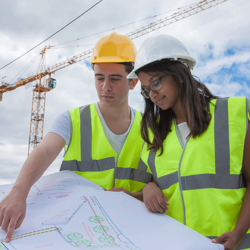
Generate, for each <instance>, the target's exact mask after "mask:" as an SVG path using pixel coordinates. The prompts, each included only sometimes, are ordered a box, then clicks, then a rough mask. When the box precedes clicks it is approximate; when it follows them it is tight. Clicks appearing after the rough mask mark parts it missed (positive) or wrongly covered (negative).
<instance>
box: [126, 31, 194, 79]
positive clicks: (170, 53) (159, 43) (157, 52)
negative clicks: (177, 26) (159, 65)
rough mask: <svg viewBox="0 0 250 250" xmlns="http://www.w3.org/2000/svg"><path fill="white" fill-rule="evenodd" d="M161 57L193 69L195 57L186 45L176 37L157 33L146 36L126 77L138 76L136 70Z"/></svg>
mask: <svg viewBox="0 0 250 250" xmlns="http://www.w3.org/2000/svg"><path fill="white" fill-rule="evenodd" d="M163 59H170V60H176V61H180V62H182V63H184V64H185V65H186V66H188V67H189V68H190V69H193V67H194V65H195V63H196V61H195V59H194V58H192V57H191V56H189V53H188V50H187V48H186V46H185V45H184V44H183V43H181V42H180V41H179V40H178V39H176V38H175V37H172V36H169V35H159V36H155V37H150V38H148V39H147V40H146V41H144V43H143V44H142V45H141V47H140V49H139V51H138V53H137V56H136V59H135V67H134V70H133V71H132V72H131V73H130V74H128V76H127V78H128V79H133V78H138V76H137V75H136V74H135V71H136V70H138V69H140V68H142V67H143V66H146V65H148V64H150V63H153V62H157V61H160V60H163Z"/></svg>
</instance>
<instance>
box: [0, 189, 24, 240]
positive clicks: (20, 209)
mask: <svg viewBox="0 0 250 250" xmlns="http://www.w3.org/2000/svg"><path fill="white" fill-rule="evenodd" d="M15 191H16V192H15ZM25 212H26V198H25V197H22V196H21V195H20V193H19V192H18V191H17V190H15V189H13V190H11V192H10V193H9V194H8V195H7V196H6V197H5V198H4V199H3V200H2V201H1V202H0V227H1V228H2V229H3V230H4V231H6V232H7V235H6V237H5V242H9V241H10V240H11V238H12V235H13V233H14V230H15V229H17V228H19V227H20V226H21V224H22V222H23V219H24V217H25Z"/></svg>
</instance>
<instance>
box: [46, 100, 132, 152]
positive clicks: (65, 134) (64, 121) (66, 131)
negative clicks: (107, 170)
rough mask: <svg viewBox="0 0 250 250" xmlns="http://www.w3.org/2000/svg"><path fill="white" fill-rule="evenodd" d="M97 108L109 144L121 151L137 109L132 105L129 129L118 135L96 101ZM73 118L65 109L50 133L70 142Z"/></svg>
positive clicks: (66, 142) (67, 142)
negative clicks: (105, 118)
mask: <svg viewBox="0 0 250 250" xmlns="http://www.w3.org/2000/svg"><path fill="white" fill-rule="evenodd" d="M95 108H96V110H97V113H98V115H99V117H100V120H101V123H102V126H103V130H104V133H105V135H106V137H107V139H108V142H109V144H110V145H111V147H112V148H113V149H114V150H115V151H116V153H118V154H119V153H120V152H121V149H122V147H123V144H124V142H125V140H126V138H127V135H128V133H129V131H130V129H131V126H132V124H133V122H134V118H135V110H134V109H133V108H131V107H130V110H131V122H130V125H129V128H128V130H127V131H126V132H125V133H124V134H122V135H116V134H114V133H113V132H112V131H111V130H110V129H109V128H108V126H107V124H106V122H105V120H104V118H103V116H102V113H101V111H100V109H99V106H98V104H97V103H95ZM71 129H72V128H71V118H70V113H69V111H65V112H63V113H61V114H60V115H59V116H58V117H57V118H56V119H55V121H54V123H53V124H52V126H51V128H50V130H49V133H55V134H58V135H60V136H61V137H62V138H63V139H64V140H65V144H67V145H68V144H69V140H70V138H71Z"/></svg>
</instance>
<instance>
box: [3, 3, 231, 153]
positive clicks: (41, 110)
mask: <svg viewBox="0 0 250 250" xmlns="http://www.w3.org/2000/svg"><path fill="white" fill-rule="evenodd" d="M226 1H228V0H203V1H201V2H199V3H198V4H192V5H190V6H188V7H185V8H180V9H178V12H175V13H174V14H172V15H170V16H167V17H165V18H162V19H159V20H158V21H156V22H152V23H150V24H149V25H146V26H143V27H141V28H140V29H137V30H135V31H132V32H130V33H128V34H126V35H127V36H128V37H129V38H130V39H136V38H138V37H141V36H143V35H146V34H148V33H151V32H153V31H155V30H157V29H160V28H163V27H166V26H167V25H170V24H172V23H175V22H177V21H180V20H182V19H184V18H187V17H189V16H192V15H195V14H197V13H199V12H201V11H204V10H206V9H209V8H211V7H214V6H216V5H218V4H221V3H224V2H226ZM51 47H53V46H45V48H44V49H43V50H42V52H41V53H40V54H41V56H42V58H41V61H40V64H39V68H38V71H37V74H36V75H33V76H29V77H27V78H25V79H21V80H19V81H17V82H15V83H13V84H8V83H6V82H4V81H3V78H4V77H3V78H2V84H1V85H0V101H2V96H3V93H5V92H7V91H12V90H14V89H16V88H18V87H21V86H24V85H27V84H28V83H31V82H34V81H36V85H35V88H34V89H33V98H32V108H31V119H30V132H29V147H28V155H29V154H30V153H31V152H32V150H33V149H34V148H35V147H36V146H37V145H38V144H39V142H40V141H41V140H42V138H43V125H44V115H45V101H46V93H47V92H48V91H50V90H52V89H54V88H55V85H56V80H55V79H53V78H51V74H54V73H55V72H56V71H58V70H61V69H63V68H66V67H68V66H70V65H72V64H75V63H78V62H80V61H83V60H85V59H88V58H89V57H91V55H92V52H93V49H90V50H87V51H85V52H83V53H81V54H78V55H76V56H73V57H71V58H70V59H67V60H65V61H62V62H60V63H57V64H55V65H53V66H50V67H48V68H45V67H44V59H45V52H46V50H47V49H50V48H51ZM45 77H47V78H48V79H47V80H45Z"/></svg>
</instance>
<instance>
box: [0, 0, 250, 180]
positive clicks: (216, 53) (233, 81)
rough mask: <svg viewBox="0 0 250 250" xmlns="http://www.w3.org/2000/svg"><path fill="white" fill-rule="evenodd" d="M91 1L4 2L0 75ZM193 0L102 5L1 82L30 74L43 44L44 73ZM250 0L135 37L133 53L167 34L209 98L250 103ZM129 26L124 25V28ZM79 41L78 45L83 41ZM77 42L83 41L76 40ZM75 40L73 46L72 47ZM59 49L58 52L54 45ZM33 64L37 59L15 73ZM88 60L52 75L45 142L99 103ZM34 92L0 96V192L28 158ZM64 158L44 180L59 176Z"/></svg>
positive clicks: (134, 102) (134, 95)
mask: <svg viewBox="0 0 250 250" xmlns="http://www.w3.org/2000/svg"><path fill="white" fill-rule="evenodd" d="M97 2H98V0H97V1H94V0H91V1H90V0H86V1H79V0H71V1H69V0H53V1H49V0H43V1H38V0H33V1H28V0H22V1H18V0H11V1H7V0H3V1H1V3H0V68H1V67H3V66H4V65H6V64H7V63H9V62H11V61H12V60H14V59H16V58H17V57H19V56H20V55H22V54H23V53H25V52H26V51H28V50H30V49H31V48H33V47H34V46H36V45H37V44H39V43H40V42H42V41H43V40H45V39H46V38H47V37H49V36H51V35H52V34H53V33H55V32H56V31H58V30H59V29H61V28H62V27H63V26H65V25H66V24H68V23H69V22H70V21H72V20H73V19H75V18H76V17H77V16H79V15H80V14H82V13H83V12H84V11H86V10H87V9H89V8H90V7H91V6H92V5H94V4H95V3H97ZM194 3H197V2H196V1H194V0H185V1H184V0H176V1H171V0H154V1H152V0H136V1H135V0H126V1H117V0H103V1H102V2H100V3H99V4H98V5H97V6H96V7H94V8H93V9H91V10H90V11H89V12H87V13H86V14H84V15H83V16H82V17H80V18H79V19H78V20H76V21H75V22H73V23H72V24H71V25H69V26H68V27H66V28H65V29H63V30H62V31H61V32H60V33H58V34H56V35H55V36H53V37H52V38H51V39H49V40H48V41H46V42H45V43H43V44H41V45H40V46H39V47H37V48H36V49H34V50H32V51H31V52H30V53H28V54H27V55H25V56H23V57H22V58H20V59H19V60H17V61H16V62H14V63H12V64H11V65H9V66H7V67H5V68H4V69H2V70H0V81H1V79H2V78H3V77H5V78H4V79H3V80H4V81H5V82H8V83H13V82H15V81H16V80H17V79H18V78H19V77H21V78H24V77H27V76H28V75H33V74H35V73H36V70H37V68H38V64H39V60H40V57H39V53H40V52H41V50H42V49H43V48H44V46H45V45H51V46H56V47H54V49H49V50H47V51H46V66H52V65H54V64H56V63H59V62H61V61H64V60H66V59H67V58H70V57H72V56H75V55H78V54H80V53H82V52H84V51H86V50H89V49H92V48H93V47H94V45H95V43H96V42H97V41H98V40H99V39H100V38H101V37H102V36H104V35H107V34H109V33H111V32H112V31H115V32H117V33H120V34H127V33H129V32H132V31H134V30H137V29H139V28H141V27H143V26H146V25H148V24H150V23H151V22H155V21H157V20H159V19H161V18H163V17H167V16H170V15H171V14H173V13H174V12H176V11H177V9H178V8H182V7H184V6H188V5H191V4H194ZM249 9H250V0H247V1H246V0H229V1H226V2H224V3H222V4H220V5H217V6H215V7H213V8H209V9H207V10H205V11H202V12H200V13H198V14H195V15H193V16H190V17H188V18H185V19H182V20H180V21H178V22H175V23H172V24H171V25H168V26H166V27H164V28H161V29H158V30H156V31H154V32H152V33H149V34H147V35H144V36H142V37H140V38H137V39H135V40H133V41H134V43H135V45H136V47H137V49H139V47H140V45H141V44H142V42H143V41H144V40H145V39H147V38H148V37H151V36H155V35H159V34H168V35H172V36H174V37H176V38H177V39H179V40H180V41H181V42H182V43H184V44H185V45H186V47H187V48H188V50H189V53H190V55H191V56H192V57H193V58H195V59H196V61H197V64H196V66H195V67H194V70H193V72H192V73H193V75H195V76H197V77H199V78H200V80H201V81H202V82H203V83H204V84H206V86H207V87H208V88H209V89H210V91H211V92H212V93H213V94H214V95H218V96H221V97H224V96H248V97H250V83H249V80H250V36H249V34H250V18H249ZM127 24H128V25H127ZM83 37H84V38H83ZM79 38H83V39H79ZM77 39H79V40H77ZM70 41H74V42H70ZM60 44H61V45H60ZM55 48H56V49H55ZM34 58H37V60H36V61H35V62H34V63H32V65H31V66H30V67H29V68H28V69H27V70H26V71H25V72H24V73H23V74H19V73H20V72H21V71H22V70H23V69H24V68H25V67H26V66H27V65H29V63H30V62H33V60H34ZM89 61H90V59H87V60H85V61H81V62H79V63H77V64H73V65H71V66H69V67H67V68H65V69H62V70H60V71H57V72H56V74H55V75H53V76H52V77H53V78H55V79H56V80H57V87H56V88H55V89H54V90H53V91H51V92H48V93H47V95H46V107H45V121H44V136H45V135H46V134H47V132H48V130H49V128H50V126H51V125H52V123H53V121H54V119H55V117H57V116H58V115H59V114H60V113H62V112H63V111H65V110H69V109H72V108H75V107H78V106H83V105H86V104H89V103H93V102H97V101H98V97H97V95H96V91H95V87H94V77H93V71H92V69H91V67H90V64H89ZM139 85H140V84H138V85H137V87H136V88H135V89H134V90H133V91H131V92H130V97H129V104H130V105H131V106H132V107H134V108H136V109H138V110H140V111H143V107H144V103H143V99H142V97H141V96H140V86H139ZM31 104H32V88H28V89H25V87H20V88H18V89H16V90H14V91H10V92H7V93H4V94H3V101H2V102H0V185H2V184H9V183H13V182H14V181H15V180H16V178H17V176H18V173H19V172H20V169H21V167H22V165H23V163H24V162H25V160H26V158H27V155H28V137H29V129H30V114H31ZM62 159H63V152H61V153H60V155H59V156H58V157H57V158H56V160H55V161H54V162H53V163H52V164H51V166H50V167H49V168H48V170H47V171H46V172H45V174H50V173H54V172H57V171H58V170H59V168H60V165H61V162H62Z"/></svg>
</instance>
